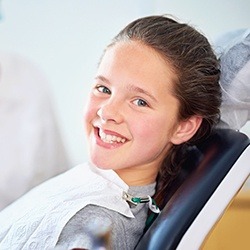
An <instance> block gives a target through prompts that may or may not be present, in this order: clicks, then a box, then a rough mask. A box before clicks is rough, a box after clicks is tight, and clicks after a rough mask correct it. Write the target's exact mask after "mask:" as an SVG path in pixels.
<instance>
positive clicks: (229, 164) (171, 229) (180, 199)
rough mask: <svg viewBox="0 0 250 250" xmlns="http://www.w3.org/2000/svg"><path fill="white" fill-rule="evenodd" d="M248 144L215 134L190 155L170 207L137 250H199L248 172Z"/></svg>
mask: <svg viewBox="0 0 250 250" xmlns="http://www.w3.org/2000/svg"><path fill="white" fill-rule="evenodd" d="M249 144H250V140H249V138H248V137H247V136H246V135H245V134H243V133H240V132H237V131H235V130H231V129H215V130H214V131H213V133H212V135H211V136H210V137H209V138H208V139H207V140H206V141H205V142H202V143H201V144H199V145H196V147H193V148H192V149H191V150H190V154H189V158H188V160H187V161H186V162H185V163H184V164H183V166H182V172H181V173H180V174H179V176H178V178H177V179H176V180H175V182H174V183H172V184H171V186H170V188H169V193H168V195H167V196H166V200H167V202H166V205H165V207H164V209H163V210H162V212H161V213H160V215H159V216H158V217H157V218H156V220H155V221H154V222H153V224H152V225H151V226H150V227H149V229H148V230H147V231H146V233H145V234H144V236H143V237H142V239H141V240H140V242H139V244H138V245H137V247H136V250H173V249H179V250H197V249H199V248H200V247H201V245H202V243H203V241H204V239H205V238H206V236H207V235H208V234H209V232H210V231H211V229H212V228H213V227H214V225H215V224H216V222H217V221H218V220H219V218H220V217H221V216H222V214H223V212H224V211H225V210H226V208H227V207H228V206H229V204H230V202H231V201H232V200H233V198H234V197H235V195H236V194H237V192H238V191H239V190H240V188H241V187H242V185H243V184H244V182H245V181H246V179H247V178H248V176H249V173H250V146H249Z"/></svg>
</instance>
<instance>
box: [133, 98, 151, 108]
mask: <svg viewBox="0 0 250 250" xmlns="http://www.w3.org/2000/svg"><path fill="white" fill-rule="evenodd" d="M134 104H135V105H137V106H139V107H148V104H147V102H145V101H144V100H142V99H136V100H135V101H134Z"/></svg>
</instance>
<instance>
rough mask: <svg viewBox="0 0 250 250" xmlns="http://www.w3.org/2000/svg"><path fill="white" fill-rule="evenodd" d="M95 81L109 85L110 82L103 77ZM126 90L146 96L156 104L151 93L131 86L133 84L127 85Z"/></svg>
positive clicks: (100, 76) (97, 77)
mask: <svg viewBox="0 0 250 250" xmlns="http://www.w3.org/2000/svg"><path fill="white" fill-rule="evenodd" d="M95 79H100V80H101V81H103V82H105V83H107V84H110V81H109V80H108V79H107V78H105V77H104V76H102V75H98V76H96V77H95ZM127 89H128V90H129V91H131V92H138V93H141V94H144V95H147V96H148V97H150V98H151V99H153V100H154V101H155V102H157V100H156V98H155V97H154V96H153V95H152V94H151V93H149V92H148V91H146V90H145V89H143V88H140V87H138V86H136V85H133V84H129V85H128V86H127Z"/></svg>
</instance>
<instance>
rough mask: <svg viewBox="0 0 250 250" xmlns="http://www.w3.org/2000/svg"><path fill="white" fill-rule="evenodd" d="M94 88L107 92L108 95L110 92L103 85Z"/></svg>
mask: <svg viewBox="0 0 250 250" xmlns="http://www.w3.org/2000/svg"><path fill="white" fill-rule="evenodd" d="M96 89H97V90H98V91H99V92H101V93H104V94H108V95H110V94H111V91H110V90H109V89H108V88H107V87H105V86H97V87H96Z"/></svg>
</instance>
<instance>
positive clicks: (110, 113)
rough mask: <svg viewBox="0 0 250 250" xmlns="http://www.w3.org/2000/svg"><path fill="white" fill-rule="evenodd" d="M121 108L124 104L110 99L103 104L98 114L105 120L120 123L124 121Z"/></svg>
mask: <svg viewBox="0 0 250 250" xmlns="http://www.w3.org/2000/svg"><path fill="white" fill-rule="evenodd" d="M121 108H122V104H119V103H117V102H114V101H111V100H109V101H108V102H106V103H104V104H102V105H101V107H100V108H99V109H98V111H97V115H98V116H99V117H100V118H101V120H102V121H103V122H108V121H111V122H115V123H118V124H119V123H121V122H122V121H123V116H122V113H121Z"/></svg>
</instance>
